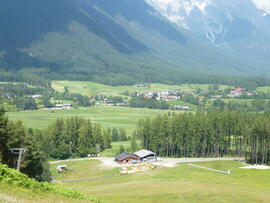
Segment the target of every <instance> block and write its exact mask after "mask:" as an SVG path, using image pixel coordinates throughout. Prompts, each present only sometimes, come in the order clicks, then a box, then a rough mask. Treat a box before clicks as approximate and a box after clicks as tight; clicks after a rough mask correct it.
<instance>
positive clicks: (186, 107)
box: [182, 104, 190, 110]
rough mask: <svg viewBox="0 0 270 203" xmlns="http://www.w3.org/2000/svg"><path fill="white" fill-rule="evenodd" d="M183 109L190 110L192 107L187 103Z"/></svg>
mask: <svg viewBox="0 0 270 203" xmlns="http://www.w3.org/2000/svg"><path fill="white" fill-rule="evenodd" d="M182 109H183V110H189V109H190V107H189V105H187V104H185V105H184V106H183V107H182Z"/></svg>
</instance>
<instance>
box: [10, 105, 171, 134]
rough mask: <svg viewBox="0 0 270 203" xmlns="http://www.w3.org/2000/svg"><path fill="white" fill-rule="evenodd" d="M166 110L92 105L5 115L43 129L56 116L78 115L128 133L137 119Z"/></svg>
mask: <svg viewBox="0 0 270 203" xmlns="http://www.w3.org/2000/svg"><path fill="white" fill-rule="evenodd" d="M166 112H167V111H164V110H150V109H137V108H127V107H114V106H94V107H91V108H81V109H73V110H54V113H52V110H37V111H26V112H10V113H7V115H8V116H9V118H10V119H11V120H22V121H23V123H24V125H25V126H26V127H28V128H33V129H44V128H46V127H47V126H48V125H49V124H50V123H52V122H54V121H55V120H56V119H57V118H69V117H72V116H78V117H81V118H87V119H91V120H92V121H93V122H97V123H100V124H101V125H102V127H118V128H125V129H126V130H127V132H128V133H131V132H132V131H133V130H134V129H135V127H136V125H137V123H138V121H139V119H141V118H147V117H154V116H157V115H159V114H164V113H166Z"/></svg>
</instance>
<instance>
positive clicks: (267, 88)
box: [257, 86, 270, 93]
mask: <svg viewBox="0 0 270 203" xmlns="http://www.w3.org/2000/svg"><path fill="white" fill-rule="evenodd" d="M257 91H259V92H264V93H269V92H270V86H264V87H258V88H257Z"/></svg>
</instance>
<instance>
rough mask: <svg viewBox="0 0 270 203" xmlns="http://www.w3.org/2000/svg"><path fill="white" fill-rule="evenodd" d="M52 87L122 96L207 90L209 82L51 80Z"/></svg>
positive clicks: (222, 86) (84, 93) (61, 89)
mask: <svg viewBox="0 0 270 203" xmlns="http://www.w3.org/2000/svg"><path fill="white" fill-rule="evenodd" d="M52 87H53V88H54V89H55V90H58V91H64V87H68V88H69V90H70V92H72V93H80V94H83V95H89V96H95V95H98V94H104V95H106V96H123V93H124V92H125V91H128V92H129V93H131V92H133V91H137V92H143V91H166V90H171V89H180V90H195V89H198V88H201V89H205V90H207V89H208V87H209V84H184V85H165V84H151V86H150V88H137V87H135V86H109V85H104V84H100V83H95V82H87V81H53V82H52ZM227 87H228V86H225V85H220V88H223V89H225V88H227Z"/></svg>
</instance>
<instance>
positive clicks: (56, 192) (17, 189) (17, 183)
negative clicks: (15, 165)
mask: <svg viewBox="0 0 270 203" xmlns="http://www.w3.org/2000/svg"><path fill="white" fill-rule="evenodd" d="M0 189H1V190H0V191H1V192H0V201H5V202H9V201H12V202H14V201H15V202H17V201H22V200H25V201H26V200H27V202H29V201H33V202H34V201H37V200H39V199H40V200H46V201H47V202H50V201H56V200H58V201H63V202H66V201H67V202H72V201H75V200H85V202H99V201H98V200H97V199H95V198H91V197H90V196H88V195H84V194H81V193H79V192H76V191H73V190H70V189H65V188H63V187H58V186H55V185H52V184H50V183H40V182H37V181H36V180H34V179H31V178H28V176H26V175H25V174H22V173H20V172H18V171H16V170H14V169H10V168H8V167H7V166H5V165H2V164H0Z"/></svg>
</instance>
